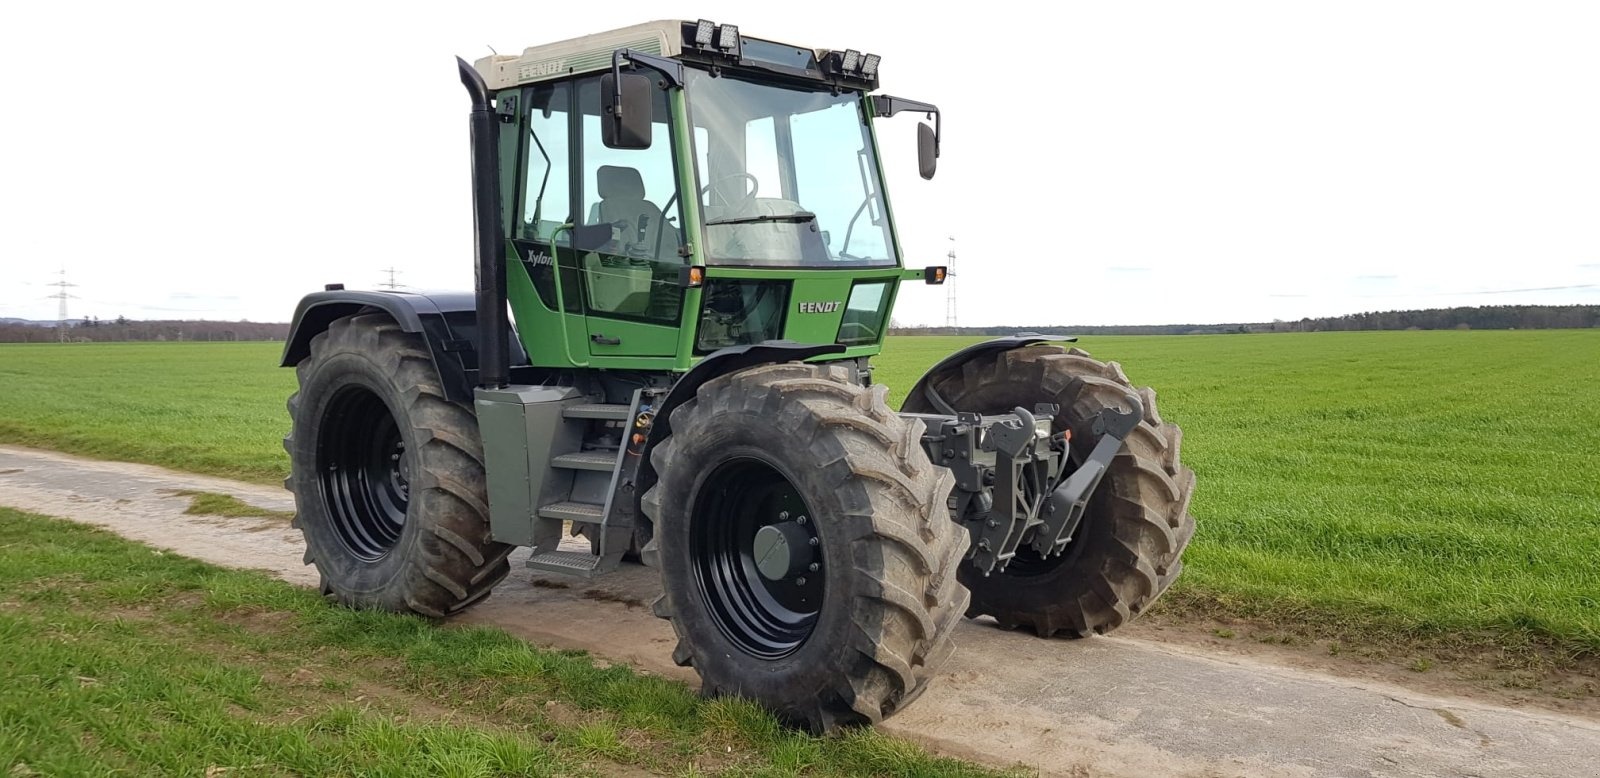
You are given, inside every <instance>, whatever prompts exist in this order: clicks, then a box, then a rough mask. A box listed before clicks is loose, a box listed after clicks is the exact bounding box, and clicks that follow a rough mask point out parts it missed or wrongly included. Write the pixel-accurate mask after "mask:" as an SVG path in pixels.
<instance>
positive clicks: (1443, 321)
mask: <svg viewBox="0 0 1600 778" xmlns="http://www.w3.org/2000/svg"><path fill="white" fill-rule="evenodd" d="M1591 327H1600V305H1484V306H1476V307H1462V308H1428V309H1423V310H1409V311H1373V312H1368V313H1350V314H1345V315H1343V316H1325V317H1321V318H1310V317H1307V318H1303V319H1300V320H1299V321H1284V320H1276V321H1270V322H1233V323H1230V324H1137V325H1106V326H1096V325H1089V326H1075V327H1074V326H1069V327H1063V326H1061V325H1054V324H1052V325H1041V326H999V327H901V326H898V325H894V324H891V325H890V328H889V334H891V335H1013V334H1016V333H1018V332H1038V333H1042V334H1045V335H1069V334H1070V335H1234V334H1246V333H1252V332H1343V331H1357V330H1518V329H1526V330H1553V329H1586V328H1591Z"/></svg>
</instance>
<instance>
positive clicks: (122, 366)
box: [0, 343, 295, 483]
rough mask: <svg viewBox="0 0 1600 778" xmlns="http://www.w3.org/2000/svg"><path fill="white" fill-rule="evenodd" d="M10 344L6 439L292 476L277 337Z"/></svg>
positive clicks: (4, 366) (225, 471)
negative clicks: (266, 340)
mask: <svg viewBox="0 0 1600 778" xmlns="http://www.w3.org/2000/svg"><path fill="white" fill-rule="evenodd" d="M50 345H56V346H60V345H61V344H45V343H22V344H0V387H3V391H0V442H6V443H18V444H21V445H26V446H40V447H43V448H53V449H56V450H58V451H65V452H68V453H71V454H82V455H84V456H91V457H101V458H105V459H117V460H123V461H128V462H148V463H150V464H155V465H164V466H166V467H173V468H178V469H180V470H191V471H194V472H197V473H210V474H213V475H220V476H226V477H229V478H240V479H244V480H248V481H254V482H257V483H273V482H281V481H282V480H283V478H284V476H285V475H287V474H288V461H289V460H288V458H287V457H286V456H285V455H284V453H283V445H282V443H281V441H282V440H283V436H284V435H285V434H286V433H287V432H288V431H289V426H288V415H287V413H288V412H287V411H286V410H284V403H285V401H287V400H288V398H289V393H290V392H293V391H294V385H295V382H294V371H293V370H284V369H279V368H277V367H276V365H277V364H278V358H279V356H280V355H281V354H282V352H283V346H282V345H281V344H276V343H76V344H68V345H66V346H64V347H61V348H40V346H50Z"/></svg>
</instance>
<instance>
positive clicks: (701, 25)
mask: <svg viewBox="0 0 1600 778" xmlns="http://www.w3.org/2000/svg"><path fill="white" fill-rule="evenodd" d="M716 31H717V25H716V24H715V23H714V22H711V21H707V20H705V19H701V20H700V21H698V22H695V26H694V43H695V45H696V46H710V45H711V35H712V33H714V32H716Z"/></svg>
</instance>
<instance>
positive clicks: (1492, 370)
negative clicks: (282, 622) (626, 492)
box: [0, 331, 1600, 656]
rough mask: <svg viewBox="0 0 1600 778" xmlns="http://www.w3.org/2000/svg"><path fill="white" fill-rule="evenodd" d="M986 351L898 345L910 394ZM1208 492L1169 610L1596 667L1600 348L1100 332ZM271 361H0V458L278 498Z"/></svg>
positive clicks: (896, 368)
mask: <svg viewBox="0 0 1600 778" xmlns="http://www.w3.org/2000/svg"><path fill="white" fill-rule="evenodd" d="M971 340H973V339H971V338H931V337H930V338H897V339H891V342H890V343H889V345H888V347H887V349H886V351H885V353H884V355H883V356H882V357H881V358H880V359H879V360H878V372H877V377H878V380H880V381H881V382H884V383H888V384H889V385H890V386H891V387H893V388H895V389H898V390H901V391H903V390H904V389H906V388H908V387H909V386H910V385H911V383H912V382H913V381H914V380H915V378H916V376H917V375H918V374H919V373H920V372H921V371H922V369H924V368H925V367H926V366H928V365H930V364H931V363H933V362H934V361H935V360H937V359H938V358H939V357H940V356H942V355H944V354H947V353H949V352H950V351H952V350H954V349H955V348H957V347H959V346H960V345H961V344H963V343H966V342H970V341H971ZM1080 345H1081V346H1083V347H1084V348H1086V349H1088V350H1089V351H1091V352H1092V353H1094V354H1095V355H1096V356H1098V357H1100V358H1103V359H1115V360H1118V361H1120V362H1122V364H1123V366H1124V367H1125V368H1126V370H1127V372H1128V373H1129V375H1130V376H1132V377H1133V379H1134V380H1135V381H1136V382H1138V383H1140V384H1150V385H1152V386H1155V387H1156V389H1157V391H1158V393H1159V395H1160V398H1161V412H1162V414H1163V416H1164V417H1166V418H1167V419H1169V420H1172V421H1176V422H1178V423H1179V424H1181V425H1182V426H1183V428H1184V432H1185V437H1184V450H1183V456H1184V460H1185V462H1186V463H1187V464H1189V465H1190V466H1191V467H1193V468H1194V469H1195V471H1196V472H1197V473H1198V474H1199V477H1200V482H1199V483H1200V485H1199V489H1198V492H1197V494H1196V497H1195V500H1194V505H1193V511H1194V513H1195V515H1196V516H1197V518H1198V519H1199V522H1200V524H1199V526H1200V529H1199V533H1198V534H1197V536H1196V538H1195V541H1194V544H1193V545H1192V546H1191V547H1190V551H1189V554H1188V556H1187V557H1186V560H1187V562H1188V569H1187V572H1186V573H1185V576H1184V578H1183V579H1182V580H1181V581H1180V583H1179V585H1178V586H1177V587H1175V589H1174V591H1173V593H1172V594H1171V595H1169V599H1168V601H1167V603H1166V605H1167V608H1168V609H1169V610H1171V609H1173V608H1178V609H1180V610H1181V609H1195V610H1197V611H1203V612H1206V613H1211V614H1217V615H1223V616H1240V617H1257V618H1266V619H1272V620H1277V621H1279V622H1282V623H1288V624H1301V625H1309V626H1312V627H1315V628H1316V629H1318V630H1323V631H1329V630H1331V631H1332V632H1334V633H1346V632H1347V633H1350V634H1357V633H1361V634H1366V635H1368V636H1369V637H1372V638H1374V639H1379V640H1381V639H1385V638H1387V637H1396V638H1399V637H1407V638H1418V639H1423V640H1430V641H1431V640H1438V641H1445V642H1451V641H1455V642H1457V643H1459V644H1462V645H1472V644H1475V643H1484V644H1493V645H1497V646H1510V647H1518V646H1535V647H1542V648H1545V649H1552V648H1553V649H1555V650H1556V651H1558V652H1564V653H1566V654H1569V655H1587V656H1595V655H1600V572H1597V571H1600V567H1597V565H1596V562H1595V560H1597V559H1600V388H1597V387H1600V331H1544V332H1536V331H1517V332H1378V333H1316V334H1304V335H1253V336H1190V337H1095V338H1086V339H1085V340H1084V341H1083V342H1082V343H1081V344H1080ZM277 356H278V347H277V346H275V345H268V344H237V345H234V344H228V345H222V344H215V345H210V344H140V345H133V344H130V345H94V344H85V345H75V346H67V347H60V346H56V345H53V344H52V345H33V346H0V387H3V391H0V441H5V442H13V443H22V444H28V445H35V446H43V447H48V448H55V449H61V450H65V451H70V452H74V453H81V454H88V455H92V456H101V457H108V458H115V459H129V460H137V461H145V462H153V463H156V464H163V465H169V466H173V467H178V468H184V469H190V470H197V471H201V472H208V473H216V474H221V475H230V476H237V477H243V478H247V479H250V480H256V481H263V482H271V481H275V480H277V479H280V478H282V477H283V475H284V470H285V466H286V460H285V458H284V455H283V453H282V450H281V448H280V447H279V439H280V438H281V437H282V435H283V433H284V432H285V430H286V428H287V425H288V422H287V419H286V417H285V412H284V410H283V400H284V398H285V397H286V396H287V395H288V393H289V392H290V391H291V390H292V387H293V374H292V372H291V371H288V370H282V369H278V368H276V367H273V365H274V364H275V363H276V360H277Z"/></svg>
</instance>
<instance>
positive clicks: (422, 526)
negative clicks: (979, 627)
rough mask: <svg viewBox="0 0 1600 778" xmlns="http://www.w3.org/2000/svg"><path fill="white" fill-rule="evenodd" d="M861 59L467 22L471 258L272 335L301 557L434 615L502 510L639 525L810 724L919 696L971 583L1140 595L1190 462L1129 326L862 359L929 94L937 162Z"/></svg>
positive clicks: (765, 695)
mask: <svg viewBox="0 0 1600 778" xmlns="http://www.w3.org/2000/svg"><path fill="white" fill-rule="evenodd" d="M879 63H880V58H879V57H878V56H876V55H873V54H862V53H861V52H859V51H856V50H849V49H847V50H827V49H810V48H803V47H798V46H792V45H788V44H782V43H776V42H773V41H768V40H763V39H759V38H752V37H747V36H745V35H743V34H741V33H740V31H739V30H738V29H737V28H736V27H735V26H734V25H731V24H723V25H717V24H713V23H711V22H707V21H699V22H679V21H670V22H652V23H649V24H642V25H636V26H633V27H628V28H624V29H620V30H615V31H612V32H607V33H601V34H597V35H591V36H587V37H583V38H579V39H576V40H572V41H566V42H561V43H554V44H550V45H546V46H539V47H535V48H530V49H527V50H526V51H524V52H523V53H522V54H521V55H516V56H506V55H497V56H492V57H487V58H485V59H482V60H479V61H478V62H477V63H476V64H475V65H468V64H467V63H465V62H463V61H459V60H458V64H459V66H460V75H461V81H462V84H463V85H464V86H465V87H466V90H467V92H468V94H469V95H470V97H471V100H472V112H471V122H470V123H471V138H472V172H473V190H474V191H473V206H474V220H475V228H476V250H477V285H476V286H477V288H476V292H475V294H468V293H435V294H410V293H392V292H382V293H380V292H364V291H352V290H345V289H344V288H343V287H342V286H340V285H330V286H329V287H328V288H327V289H326V290H324V291H322V292H318V293H314V294H311V295H308V296H307V297H305V298H304V299H303V300H302V301H301V302H300V305H299V308H298V309H297V311H296V312H295V321H294V327H293V331H292V334H291V335H290V338H289V342H288V344H287V347H286V350H285V353H284V358H283V364H284V365H285V366H293V367H294V368H295V370H296V372H297V375H298V379H299V391H298V392H297V393H296V394H294V395H293V396H292V397H291V398H290V399H289V412H290V415H291V416H292V417H293V429H292V432H291V434H290V436H289V437H288V438H286V439H285V441H284V445H285V448H286V449H287V450H288V452H289V454H290V458H291V460H292V466H293V467H292V473H293V474H292V475H291V476H290V478H289V480H288V482H287V486H288V487H289V488H290V489H291V490H292V491H293V492H294V494H295V499H296V503H297V507H298V515H297V517H296V519H295V524H296V526H298V527H299V528H300V529H301V530H302V531H303V532H304V534H305V540H306V562H307V563H309V564H314V565H315V566H316V568H317V571H318V572H319V574H320V576H321V581H322V584H321V587H322V591H323V593H324V594H325V595H326V596H327V597H328V598H330V599H332V600H334V601H336V602H339V603H343V604H345V605H349V606H352V607H357V608H380V609H384V610H391V611H399V612H405V613H415V614H421V615H423V616H427V617H431V618H445V617H449V616H451V615H453V614H456V613H460V612H461V611H463V610H464V609H466V608H468V607H469V606H471V605H473V604H474V603H476V602H479V601H480V600H482V599H483V598H485V597H487V596H488V595H489V592H490V590H491V589H492V588H493V587H494V585H495V584H496V583H497V582H499V581H500V580H501V579H503V578H505V576H506V574H507V572H508V571H509V569H510V561H509V559H510V557H511V555H512V553H513V551H514V550H516V549H517V547H519V546H526V547H529V548H530V549H531V551H530V552H529V555H528V556H527V557H526V561H525V564H526V565H527V567H529V568H532V569H534V570H536V571H541V572H543V573H556V574H565V575H573V576H584V577H588V576H597V575H602V574H604V573H606V572H608V571H611V570H614V569H616V568H617V567H618V565H619V564H621V563H623V562H624V561H642V562H643V563H644V564H647V565H651V566H653V567H654V568H655V569H656V570H658V571H659V573H660V576H661V588H662V595H661V597H660V599H659V600H657V601H656V604H655V613H656V614H657V615H659V616H660V617H662V618H664V619H668V620H670V621H671V623H672V626H673V629H674V630H675V631H676V633H677V637H678V644H677V647H676V649H675V650H674V651H673V658H674V659H675V660H676V661H677V662H678V663H679V664H680V665H692V666H693V667H694V668H695V670H696V671H697V672H698V673H699V674H700V677H701V680H702V685H703V690H704V691H705V693H707V694H735V695H742V696H745V697H748V698H751V699H754V700H757V701H759V702H760V703H762V704H763V705H765V706H766V707H768V708H770V709H771V710H773V711H774V712H775V713H777V714H778V715H779V716H780V717H781V718H783V719H784V720H786V721H788V722H791V723H793V724H795V725H797V726H802V727H806V728H809V729H811V730H815V731H826V730H830V729H833V728H835V727H838V726H841V725H852V724H867V723H872V722H877V721H879V720H881V719H882V718H883V717H885V716H888V715H890V714H892V713H894V712H895V711H897V710H899V709H900V708H902V707H904V706H905V705H906V704H908V703H910V702H911V701H912V700H913V699H915V697H916V696H917V695H918V694H919V693H920V692H921V691H922V690H923V688H924V686H925V685H926V684H927V682H928V680H929V678H930V677H931V676H932V675H933V673H934V672H935V671H936V670H937V669H938V667H939V664H940V662H941V661H942V660H943V659H944V658H945V657H946V656H948V655H949V653H950V651H951V649H952V648H953V644H952V642H951V633H952V631H953V630H954V629H955V626H956V624H957V623H958V622H959V621H960V620H961V619H962V618H963V617H966V618H977V617H984V616H987V617H992V618H993V619H994V620H995V621H996V622H998V624H999V626H1000V627H1002V628H1007V629H1014V628H1028V629H1031V630H1033V631H1034V632H1036V633H1037V634H1038V635H1040V636H1042V637H1049V636H1053V635H1064V636H1068V637H1082V636H1088V635H1092V634H1096V633H1103V632H1106V631H1108V630H1111V629H1113V628H1116V627H1117V626H1119V625H1121V624H1123V623H1126V622H1127V621H1128V620H1129V619H1132V618H1133V617H1135V616H1137V615H1138V614H1139V613H1140V612H1141V611H1142V610H1144V609H1145V608H1147V607H1148V606H1149V605H1150V604H1151V603H1152V602H1154V601H1155V599H1156V598H1157V597H1159V596H1160V595H1161V593H1162V592H1163V591H1165V590H1166V588H1167V587H1168V586H1169V585H1170V584H1171V583H1172V581H1173V579H1174V578H1176V577H1177V575H1178V573H1179V571H1180V569H1181V568H1182V564H1181V562H1180V556H1181V554H1182V552H1183V549H1184V546H1185V545H1186V544H1187V543H1188V541H1189V538H1190V536H1191V535H1192V534H1193V531H1194V521H1193V519H1192V518H1191V517H1190V516H1189V514H1188V505H1189V497H1190V495H1191V493H1192V492H1193V489H1194V474H1193V472H1192V471H1190V470H1189V469H1187V468H1185V467H1184V466H1183V465H1182V464H1181V463H1180V462H1179V459H1178V448H1179V441H1180V434H1179V431H1178V428H1177V427H1176V426H1173V425H1171V424H1167V423H1164V422H1163V421H1162V420H1161V417H1160V416H1159V415H1158V414H1157V412H1156V404H1155V396H1154V394H1153V393H1152V392H1151V391H1150V390H1149V389H1135V388H1134V387H1133V385H1132V384H1130V383H1129V381H1128V379H1127V377H1126V376H1125V375H1124V374H1123V372H1122V370H1121V368H1119V367H1118V366H1117V364H1116V363H1114V362H1109V363H1108V362H1099V361H1096V360H1094V359H1091V358H1090V357H1089V355H1088V354H1086V353H1084V352H1082V351H1080V350H1077V349H1075V348H1066V347H1064V346H1062V345H1059V344H1056V343H1052V342H1050V341H1060V340H1065V339H1063V338H1052V337H1046V336H1039V335H1020V336H1016V337H1009V338H1000V339H997V340H991V341H988V342H984V343H979V344H977V345H974V346H971V347H969V348H966V349H963V350H961V351H958V352H956V353H954V354H951V355H950V356H948V357H946V358H945V359H944V360H943V361H941V362H940V363H939V364H937V365H936V366H934V367H933V368H932V369H931V370H930V371H929V372H928V373H927V374H926V375H924V376H923V377H922V378H921V380H919V381H918V382H917V383H916V385H915V386H913V387H911V389H910V390H909V392H908V396H907V399H906V401H905V403H904V405H903V407H902V408H901V409H900V410H899V411H898V412H897V411H895V410H894V409H892V408H890V407H889V406H888V405H887V402H886V392H885V388H884V386H883V385H882V384H879V383H875V382H874V381H873V378H872V364H871V359H872V357H873V356H875V355H877V354H878V353H879V351H880V350H881V348H882V345H883V337H884V332H885V329H886V327H887V323H888V321H889V315H890V310H891V309H892V307H893V305H894V301H895V297H896V295H897V294H898V291H899V287H900V284H901V283H902V282H905V281H915V282H928V283H941V282H943V280H944V274H945V270H944V268H940V267H930V268H917V269H907V268H905V266H904V262H903V257H902V254H901V250H900V244H899V241H898V240H897V238H896V234H895V227H894V219H893V216H892V215H891V212H890V209H889V201H888V197H887V194H886V192H885V189H884V178H883V173H882V171H881V169H880V167H879V160H878V146H877V140H876V134H875V125H876V124H877V122H878V120H881V119H888V118H889V117H893V116H894V115H896V114H898V113H901V112H911V113H916V114H924V115H926V116H927V117H928V118H929V119H930V120H931V121H932V122H933V124H932V126H930V125H929V124H927V123H919V124H918V131H917V141H918V155H919V164H920V170H921V174H922V176H923V177H924V178H931V177H932V176H933V174H934V170H935V166H936V161H937V158H938V156H939V139H940V132H939V118H938V117H939V111H938V109H937V108H936V107H935V106H933V105H930V104H927V103H921V102H916V101H912V100H907V99H903V98H899V97H890V96H886V95H876V94H871V93H872V91H873V90H874V89H875V88H876V87H877V84H878V68H879ZM570 535H576V536H582V537H581V538H576V537H569V536H570ZM564 538H565V543H563V540H564ZM519 558H520V556H519Z"/></svg>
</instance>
